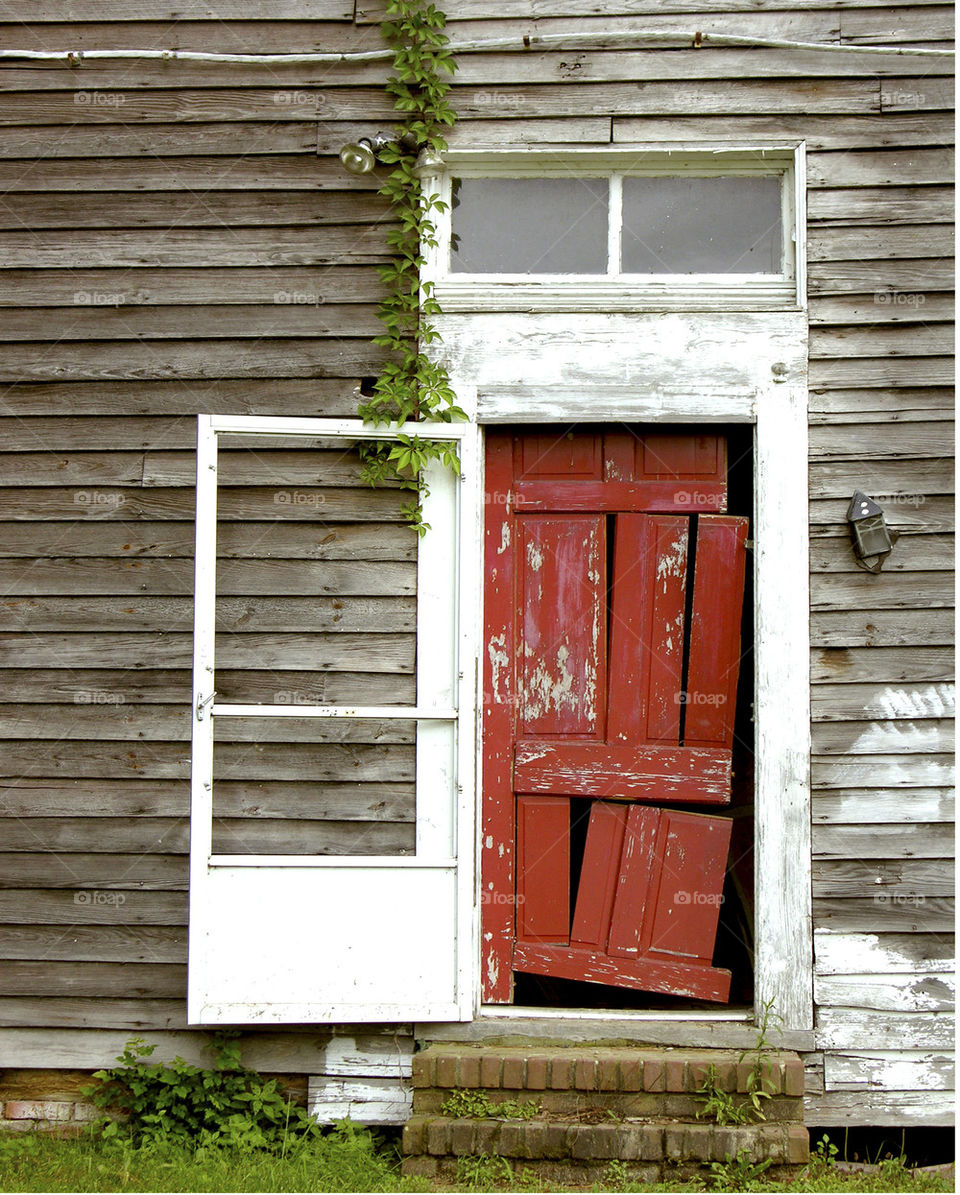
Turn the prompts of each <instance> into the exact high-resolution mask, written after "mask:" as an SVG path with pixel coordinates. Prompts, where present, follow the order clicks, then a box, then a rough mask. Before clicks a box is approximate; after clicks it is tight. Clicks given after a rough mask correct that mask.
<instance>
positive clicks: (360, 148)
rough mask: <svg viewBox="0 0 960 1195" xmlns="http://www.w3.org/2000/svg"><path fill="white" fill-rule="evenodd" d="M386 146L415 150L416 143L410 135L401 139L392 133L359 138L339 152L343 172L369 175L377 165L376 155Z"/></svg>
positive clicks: (407, 134)
mask: <svg viewBox="0 0 960 1195" xmlns="http://www.w3.org/2000/svg"><path fill="white" fill-rule="evenodd" d="M388 145H400V146H402V147H403V148H404V149H408V150H411V151H413V150H415V149H416V148H417V141H416V138H414V137H413V136H412V135H411V134H410V133H405V134H404V135H403V136H402V137H395V136H393V134H392V133H377V134H375V135H374V136H373V137H360V138H359V140H357V141H351V142H350V143H349V144H348V145H345V146H344V147H343V149H341V150H340V154H339V157H340V161H341V162H342V164H343V167H344V169H345V170H348V171H349V172H350V173H351V174H369V173H370V171H371V170H373V168H374V166H376V164H377V155H378V154H380V153H382V152H383V150H385V149H386V148H387V146H388Z"/></svg>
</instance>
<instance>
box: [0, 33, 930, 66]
mask: <svg viewBox="0 0 960 1195" xmlns="http://www.w3.org/2000/svg"><path fill="white" fill-rule="evenodd" d="M594 42H601V43H603V42H615V43H617V44H619V43H621V42H623V43H628V42H633V43H634V44H635V45H636V46H637V47H638V48H639V47H642V46H643V45H645V44H648V43H649V44H656V43H658V42H689V43H690V46H691V48H694V49H698V48H700V47H704V46H710V45H715V46H749V47H756V48H760V49H771V50H824V51H828V52H831V53H841V54H894V55H898V56H901V57H926V58H930V57H933V58H952V57H953V56H954V51H953V50H947V49H943V50H929V49H912V48H910V47H909V46H860V45H850V44H848V43H839V42H806V41H784V40H781V39H778V38H767V37H750V36H747V35H740V34H732V33H702V32H700V31H694V32H692V33H691V32H690V31H689V30H682V29H678V30H675V31H666V32H659V33H657V32H650V33H638V32H636V31H635V30H622V31H612V32H606V33H603V32H599V31H598V32H592V31H590V30H584V31H583V32H581V33H531V34H529V35H524V36H523V37H521V38H517V37H509V38H507V37H496V38H487V39H485V40H482V41H465V42H450V43H449V44H448V45H447V46H445V47H444V48H445V49H446V50H448V51H449V52H450V53H451V54H454V55H457V54H480V53H485V52H487V51H490V50H506V51H508V52H519V51H525V50H534V49H540V48H543V49H547V48H554V49H565V50H574V49H576V48H577V47H578V46H581V45H590V44H592V43H594ZM392 57H393V50H361V51H357V52H353V53H343V54H323V53H313V54H219V53H215V52H210V51H205V50H10V49H7V50H0V61H10V60H13V59H20V60H25V61H30V62H60V61H62V62H63V63H64V64H65V65H67V66H79V65H81V64H82V63H84V62H93V61H104V60H125V61H131V60H134V61H136V60H150V59H155V60H160V61H164V62H220V63H236V64H237V65H244V66H261V65H262V66H281V65H284V64H296V63H302V64H305V65H306V64H311V63H312V64H316V65H326V64H335V63H341V62H342V63H356V62H361V63H362V62H384V61H386V60H388V59H391V58H392Z"/></svg>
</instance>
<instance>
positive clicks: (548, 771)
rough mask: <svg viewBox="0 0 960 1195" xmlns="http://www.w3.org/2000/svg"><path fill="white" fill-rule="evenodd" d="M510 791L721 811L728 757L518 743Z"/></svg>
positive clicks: (707, 751)
mask: <svg viewBox="0 0 960 1195" xmlns="http://www.w3.org/2000/svg"><path fill="white" fill-rule="evenodd" d="M514 787H515V791H516V792H518V793H543V794H547V793H557V794H560V795H568V794H571V793H576V794H579V795H580V796H584V797H617V798H619V799H622V800H631V801H653V802H663V801H675V802H676V801H682V802H688V803H690V804H708V805H726V804H728V803H729V801H730V752H729V751H728V750H726V749H724V748H716V747H714V748H711V747H652V746H641V747H634V746H632V745H629V744H616V745H614V744H609V743H583V742H569V741H567V742H562V741H561V742H558V741H550V740H538V741H536V742H530V741H526V742H519V743H517V745H516V749H515V751H514Z"/></svg>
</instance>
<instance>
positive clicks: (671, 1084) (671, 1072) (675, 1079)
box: [664, 1058, 687, 1091]
mask: <svg viewBox="0 0 960 1195" xmlns="http://www.w3.org/2000/svg"><path fill="white" fill-rule="evenodd" d="M686 1069H687V1064H686V1061H685V1060H684V1059H683V1058H667V1059H666V1061H665V1062H664V1070H665V1071H666V1082H667V1091H684V1090H685V1087H684V1074H685V1072H686Z"/></svg>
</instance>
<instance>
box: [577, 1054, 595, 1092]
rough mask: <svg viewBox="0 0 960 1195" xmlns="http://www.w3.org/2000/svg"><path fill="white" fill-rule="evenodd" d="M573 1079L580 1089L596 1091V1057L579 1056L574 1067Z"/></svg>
mask: <svg viewBox="0 0 960 1195" xmlns="http://www.w3.org/2000/svg"><path fill="white" fill-rule="evenodd" d="M573 1081H574V1084H575V1086H576V1088H577V1090H578V1091H596V1089H597V1061H596V1059H595V1058H578V1059H577V1060H576V1063H575V1064H574V1068H573Z"/></svg>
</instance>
